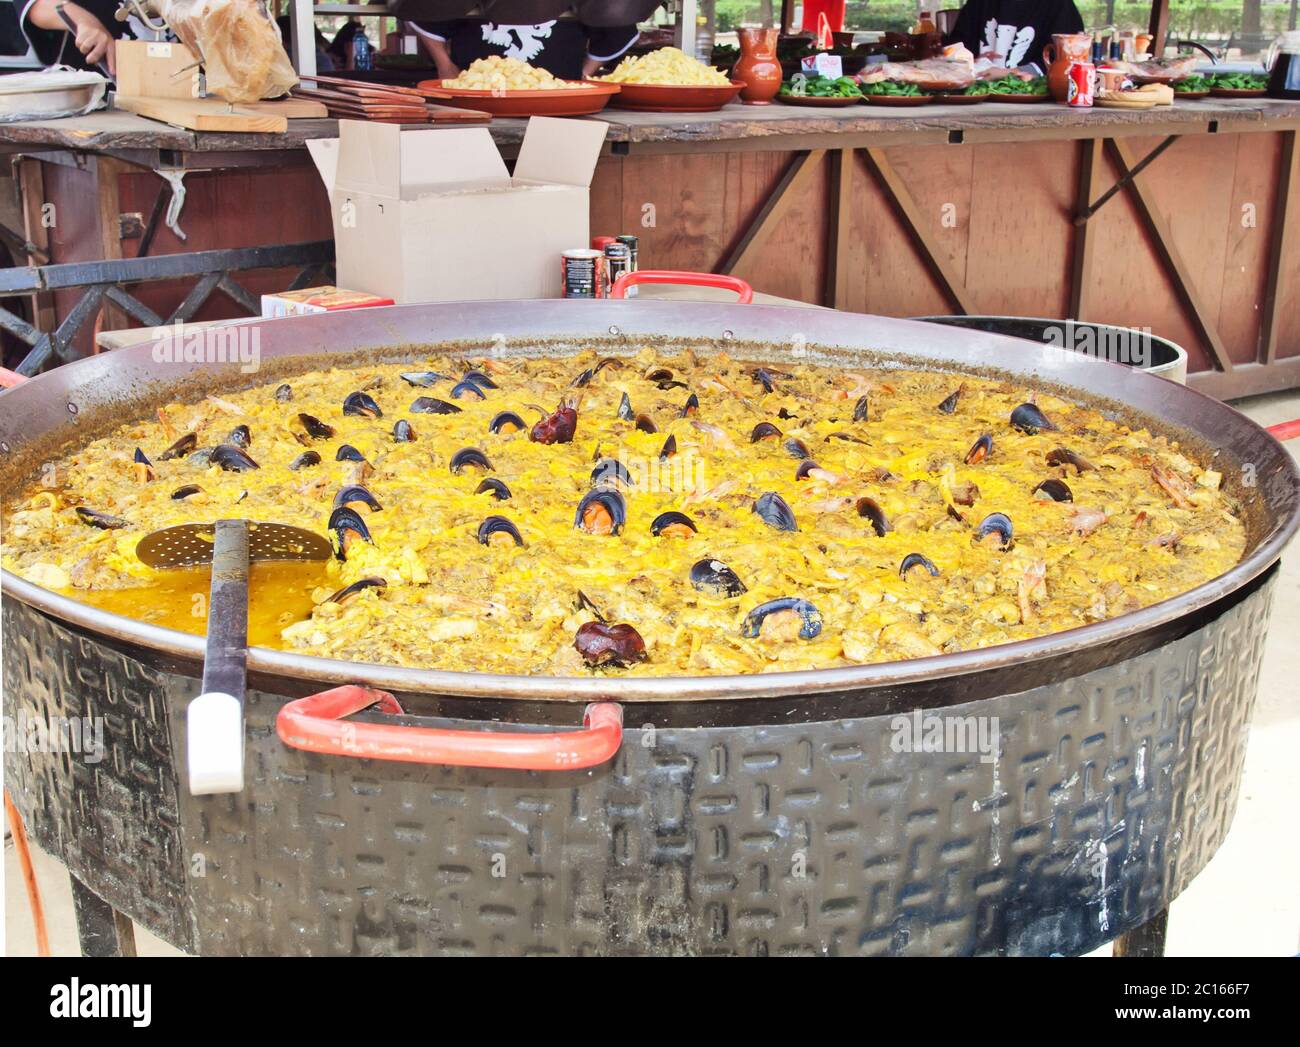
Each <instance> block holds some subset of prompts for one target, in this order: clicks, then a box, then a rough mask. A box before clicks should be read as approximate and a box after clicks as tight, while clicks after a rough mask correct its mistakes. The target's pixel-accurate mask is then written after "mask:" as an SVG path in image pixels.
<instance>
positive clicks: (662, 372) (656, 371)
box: [645, 367, 673, 382]
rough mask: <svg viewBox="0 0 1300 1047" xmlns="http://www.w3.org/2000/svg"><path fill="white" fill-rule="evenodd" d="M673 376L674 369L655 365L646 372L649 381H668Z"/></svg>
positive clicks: (646, 378)
mask: <svg viewBox="0 0 1300 1047" xmlns="http://www.w3.org/2000/svg"><path fill="white" fill-rule="evenodd" d="M672 377H673V373H672V371H670V370H668V368H666V367H654V368H651V369H650V370H649V371H647V372H646V376H645V380H646V381H647V382H667V381H671V380H672Z"/></svg>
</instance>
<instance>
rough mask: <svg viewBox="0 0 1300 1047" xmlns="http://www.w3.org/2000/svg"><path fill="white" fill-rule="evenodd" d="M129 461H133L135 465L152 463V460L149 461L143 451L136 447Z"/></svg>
mask: <svg viewBox="0 0 1300 1047" xmlns="http://www.w3.org/2000/svg"><path fill="white" fill-rule="evenodd" d="M131 461H133V462H135V463H136V465H153V462H151V461H149V459H148V458H147V457H145V453H144V452H143V451H142V450H140V448H138V447H137V448H136V449H135V454H133V455H132V456H131Z"/></svg>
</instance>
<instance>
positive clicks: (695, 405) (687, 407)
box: [678, 393, 700, 418]
mask: <svg viewBox="0 0 1300 1047" xmlns="http://www.w3.org/2000/svg"><path fill="white" fill-rule="evenodd" d="M699 410H700V398H699V397H698V396H696V395H695V394H694V393H691V395H690V396H688V397H687V398H686V403H684V404H682V409H681V412H680V413H679V414H678V417H679V418H689V417H690V416H691V415H693V414H698V413H699Z"/></svg>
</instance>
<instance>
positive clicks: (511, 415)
mask: <svg viewBox="0 0 1300 1047" xmlns="http://www.w3.org/2000/svg"><path fill="white" fill-rule="evenodd" d="M507 425H509V426H513V427H514V431H515V432H521V431H523V430H524V429H527V428H528V425H527V423H526V422H525V421H524V420H523V419H522V418H520V417H519V415H517V414H515V412H514V411H502V412H501V413H500V414H499V415H497V416H496V417H494V418H493V419H492V421H490V422H488V432H490V433H499V432H501V430H502V429H504V428H505V427H506V426H507Z"/></svg>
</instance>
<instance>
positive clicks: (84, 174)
mask: <svg viewBox="0 0 1300 1047" xmlns="http://www.w3.org/2000/svg"><path fill="white" fill-rule="evenodd" d="M600 119H603V120H605V121H606V122H608V123H609V132H608V144H607V148H606V153H605V155H604V156H603V157H602V158H601V161H600V164H599V166H598V169H597V173H596V177H595V179H594V181H593V184H592V202H591V215H592V232H593V233H610V234H612V233H634V234H636V235H637V236H639V237H640V238H641V252H640V253H641V265H642V267H643V268H674V269H697V270H709V271H721V272H731V273H735V274H737V275H740V276H743V277H745V278H746V279H749V280H750V281H751V282H752V283H754V284H755V286H756V287H758V288H759V289H760V290H762V291H767V292H770V293H772V294H775V295H779V296H781V297H785V298H791V299H797V300H800V301H804V302H813V303H820V304H827V305H833V306H836V307H838V308H844V309H852V310H857V311H862V312H875V313H883V314H886V315H896V316H911V315H924V314H931V313H946V312H953V311H957V312H968V313H993V314H1011V315H1031V316H1051V317H1078V318H1081V319H1090V320H1096V321H1104V322H1108V323H1117V324H1125V325H1130V326H1137V327H1149V328H1150V329H1151V330H1152V331H1153V333H1155V334H1158V335H1161V336H1163V337H1167V338H1171V339H1173V340H1174V341H1176V342H1179V343H1180V344H1182V345H1183V346H1184V347H1186V348H1187V350H1188V352H1189V354H1190V356H1191V360H1190V364H1191V370H1192V377H1191V384H1192V385H1194V386H1198V387H1200V388H1202V389H1205V390H1207V391H1210V392H1213V393H1214V394H1216V395H1220V396H1229V395H1242V394H1245V393H1250V392H1259V391H1265V390H1268V389H1275V388H1283V387H1290V386H1294V385H1298V384H1300V308H1298V306H1300V250H1297V249H1296V240H1295V226H1296V209H1297V206H1298V205H1297V203H1296V201H1297V197H1298V191H1297V188H1296V186H1295V182H1296V180H1297V177H1300V176H1298V175H1297V167H1300V164H1297V162H1296V161H1297V130H1300V104H1296V103H1291V102H1281V101H1273V100H1265V99H1260V100H1256V99H1245V100H1243V99H1206V100H1203V101H1190V102H1189V101H1181V102H1178V103H1177V104H1176V105H1174V106H1173V107H1161V108H1157V109H1152V110H1145V111H1132V110H1113V109H1094V110H1078V109H1071V108H1068V107H1065V106H1059V105H1054V104H1046V105H1028V104H1009V105H1004V104H1000V103H984V104H980V105H975V106H939V105H929V106H923V107H918V108H915V109H887V108H878V107H873V106H865V105H864V106H855V107H852V108H849V109H840V110H824V109H807V108H795V107H790V106H784V105H772V106H753V107H751V106H742V105H732V106H728V107H727V108H726V109H724V110H722V111H721V112H717V113H706V114H656V113H631V112H623V111H620V110H614V109H610V110H607V111H606V112H605V113H604V114H601V116H600ZM523 127H524V122H523V121H518V120H498V121H495V122H494V123H493V124H492V125H491V128H490V132H491V134H492V135H493V137H494V138H495V139H496V140H497V141H498V143H499V144H500V145H501V147H502V150H503V152H505V153H506V154H507V155H511V154H512V153H513V151H514V150H515V149H516V148H517V145H518V143H519V141H520V139H521V137H522V134H523ZM336 128H337V125H336V124H335V122H334V121H332V120H293V121H290V126H289V130H288V132H287V133H285V134H283V135H239V134H196V133H194V132H190V131H185V130H181V129H176V128H170V127H167V126H166V125H163V124H159V123H156V122H153V121H149V120H144V119H141V118H139V117H135V116H132V115H130V114H123V113H112V112H107V113H95V114H91V115H89V116H86V117H81V118H76V119H72V120H63V121H55V122H51V123H48V124H40V123H29V124H11V125H6V126H3V127H0V150H3V151H9V152H19V153H22V154H24V155H25V156H26V157H29V158H31V159H26V160H24V161H23V164H24V170H25V172H30V169H31V168H30V165H32V164H36V167H37V170H38V172H39V174H40V176H41V177H40V179H39V182H43V183H44V185H43V186H42V185H40V184H39V182H38V180H37V179H36V177H35V176H34V175H33V174H31V173H25V175H24V184H25V185H27V186H28V188H29V189H30V190H32V191H31V192H29V198H32V199H35V200H36V201H37V206H38V205H39V202H52V203H54V204H55V205H56V209H57V211H58V213H59V214H60V216H62V217H61V219H60V221H59V223H58V225H57V226H56V227H55V228H54V229H53V230H47V231H43V230H41V229H40V228H39V222H38V223H37V228H36V229H35V233H36V235H35V236H31V239H33V241H35V242H36V243H37V244H38V245H39V243H40V237H41V234H42V232H47V233H48V236H47V239H48V241H49V244H48V249H49V253H50V255H51V257H53V258H55V260H59V261H65V260H79V259H84V258H88V257H97V258H103V257H118V256H121V257H128V258H129V257H132V256H133V255H134V254H135V250H136V248H137V247H138V245H139V240H140V237H141V234H140V231H139V230H140V227H141V226H147V225H148V223H147V222H146V221H145V216H147V215H149V214H150V213H151V210H152V209H154V208H156V206H157V203H158V201H162V200H164V199H165V197H166V195H167V192H168V190H167V189H166V187H165V186H160V182H159V178H158V176H157V174H155V173H154V172H156V171H159V170H170V171H179V172H183V173H184V174H183V177H184V183H185V184H186V186H187V187H188V194H187V200H186V203H185V208H184V210H183V211H182V213H181V218H180V222H179V225H180V227H181V228H182V229H183V230H184V231H185V232H186V233H188V234H189V239H188V240H187V241H182V240H180V239H179V238H177V237H176V236H175V235H174V234H173V233H172V231H171V230H169V229H167V228H165V227H161V226H159V225H158V224H157V223H155V224H154V227H153V228H154V233H153V235H152V236H151V237H150V241H149V248H150V251H151V252H152V253H155V254H157V253H168V252H173V251H186V250H194V249H196V248H210V247H231V246H248V245H254V244H268V243H281V244H283V243H294V242H298V241H308V240H316V239H324V238H328V237H329V235H330V222H329V214H328V203H327V201H326V198H325V193H324V190H323V188H322V187H321V185H320V182H319V179H318V178H317V177H316V174H315V170H314V168H313V167H312V166H311V165H310V163H309V161H308V158H307V155H306V151H305V149H304V148H303V143H304V142H305V141H306V140H307V139H309V138H314V137H322V136H332V135H334V134H335V133H336ZM1157 150H1158V151H1157ZM1153 154H1154V156H1153ZM1148 158H1151V159H1149V161H1148V162H1149V166H1143V163H1144V161H1147V160H1148ZM38 161H39V162H38ZM1134 171H1137V173H1136V174H1135V175H1131V172H1134ZM1116 185H1118V186H1119V189H1118V190H1117V191H1115V192H1113V193H1112V194H1111V195H1109V196H1107V195H1106V194H1107V193H1108V192H1109V191H1110V190H1111V189H1112V188H1113V187H1115V186H1116ZM160 189H161V192H160ZM1099 202H1100V206H1099V207H1098V206H1096V205H1097V204H1098V203H1099ZM32 206H33V205H32V204H31V203H29V212H31V209H32ZM1094 207H1096V210H1095V213H1092V212H1091V209H1092V208H1094ZM123 215H124V216H125V218H121V217H119V216H123ZM285 279H286V276H285V273H284V272H275V273H272V274H269V275H267V276H266V279H265V281H264V283H266V284H268V285H269V286H264V287H261V288H255V289H266V290H269V289H272V287H273V286H274V282H275V281H276V280H279V281H280V282H281V283H280V285H281V286H282V285H283V282H284V280H285ZM255 282H256V281H254V283H255ZM250 286H251V285H250ZM185 293H186V288H185V287H183V286H177V287H172V288H166V287H163V288H151V289H150V295H152V296H153V297H149V298H148V301H150V303H151V304H152V305H153V306H154V308H155V309H156V310H157V311H158V312H159V314H160V315H166V310H167V309H168V308H169V307H170V306H171V305H172V304H174V303H175V302H177V301H180V300H181V298H182V297H183V296H184V294H185ZM70 308H71V304H70V302H67V301H59V302H56V303H55V305H54V315H63V314H64V313H66V311H67V310H68V309H70ZM223 309H224V310H225V311H226V314H227V315H228V314H230V313H231V312H237V311H238V310H237V309H234V308H233V307H231V306H229V305H227V304H225V303H220V302H219V301H218V299H217V298H214V299H213V300H212V301H211V302H209V303H208V304H207V305H205V306H204V309H203V310H201V311H200V312H199V313H198V314H196V318H199V319H203V318H213V317H214V316H216V315H221V313H222V310H223ZM119 319H120V318H119ZM105 326H112V325H111V324H107V325H105ZM78 348H80V347H73V349H74V351H75V350H76V349H78ZM85 348H88V345H86V346H85Z"/></svg>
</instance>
